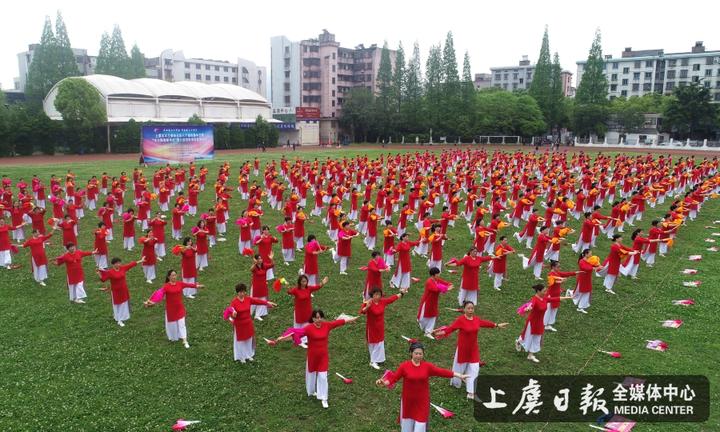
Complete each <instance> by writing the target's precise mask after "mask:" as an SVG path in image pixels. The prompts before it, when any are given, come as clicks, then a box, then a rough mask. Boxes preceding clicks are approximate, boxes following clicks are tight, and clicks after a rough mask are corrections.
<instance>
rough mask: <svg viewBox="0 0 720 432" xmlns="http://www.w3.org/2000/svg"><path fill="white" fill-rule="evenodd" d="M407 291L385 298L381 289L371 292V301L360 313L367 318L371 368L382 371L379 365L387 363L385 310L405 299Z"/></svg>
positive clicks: (364, 305)
mask: <svg viewBox="0 0 720 432" xmlns="http://www.w3.org/2000/svg"><path fill="white" fill-rule="evenodd" d="M405 294H407V290H400V292H399V293H397V294H395V295H392V296H389V297H383V296H382V290H381V289H380V288H373V289H372V291H370V299H369V300H366V301H365V302H363V304H362V307H361V308H360V313H361V314H363V315H366V316H367V321H365V339H366V340H367V344H368V351H370V367H372V368H375V369H380V366H379V363H385V308H386V307H387V306H388V305H389V304H391V303H394V302H395V301H397V300H399V299H401V298H403V296H404V295H405Z"/></svg>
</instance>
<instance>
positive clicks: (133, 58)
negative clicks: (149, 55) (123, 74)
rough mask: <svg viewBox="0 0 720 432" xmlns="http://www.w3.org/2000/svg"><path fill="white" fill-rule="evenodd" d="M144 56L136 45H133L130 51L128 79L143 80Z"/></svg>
mask: <svg viewBox="0 0 720 432" xmlns="http://www.w3.org/2000/svg"><path fill="white" fill-rule="evenodd" d="M145 76H146V74H145V56H144V55H143V53H142V52H140V48H138V46H137V44H135V45H133V47H132V50H131V51H130V70H129V71H128V79H133V78H145Z"/></svg>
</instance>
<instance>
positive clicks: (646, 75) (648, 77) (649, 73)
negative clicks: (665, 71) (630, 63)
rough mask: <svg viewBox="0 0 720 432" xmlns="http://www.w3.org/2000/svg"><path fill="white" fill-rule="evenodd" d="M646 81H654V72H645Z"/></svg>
mask: <svg viewBox="0 0 720 432" xmlns="http://www.w3.org/2000/svg"><path fill="white" fill-rule="evenodd" d="M645 79H646V80H649V79H652V72H645Z"/></svg>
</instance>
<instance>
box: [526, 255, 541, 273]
mask: <svg viewBox="0 0 720 432" xmlns="http://www.w3.org/2000/svg"><path fill="white" fill-rule="evenodd" d="M542 264H543V263H542V261H541V262H537V261H536V260H535V257H533V259H532V261H531V260H530V259H529V258H526V257H522V265H523V269H524V270H527V269H528V268H529V267H532V268H533V274H534V275H535V277H536V278H539V277H540V275H542Z"/></svg>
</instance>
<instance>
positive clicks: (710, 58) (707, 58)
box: [705, 57, 714, 66]
mask: <svg viewBox="0 0 720 432" xmlns="http://www.w3.org/2000/svg"><path fill="white" fill-rule="evenodd" d="M713 63H714V60H713V58H712V57H705V65H706V66H710V65H712V64H713Z"/></svg>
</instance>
